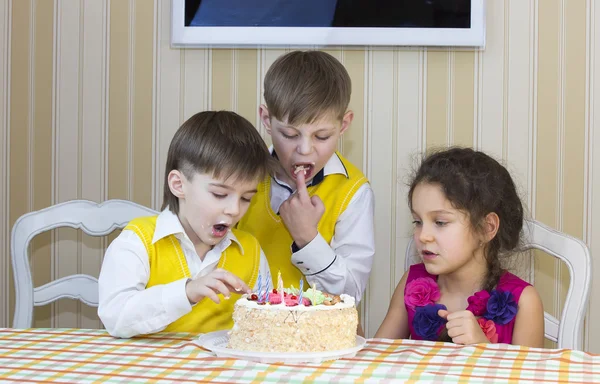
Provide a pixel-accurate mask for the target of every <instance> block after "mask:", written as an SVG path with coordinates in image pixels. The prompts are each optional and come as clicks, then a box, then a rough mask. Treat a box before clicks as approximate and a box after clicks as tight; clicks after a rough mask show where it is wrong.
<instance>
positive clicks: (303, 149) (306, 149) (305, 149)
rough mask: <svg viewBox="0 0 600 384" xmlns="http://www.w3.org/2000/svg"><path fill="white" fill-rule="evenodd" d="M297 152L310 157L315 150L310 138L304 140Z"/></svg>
mask: <svg viewBox="0 0 600 384" xmlns="http://www.w3.org/2000/svg"><path fill="white" fill-rule="evenodd" d="M296 150H297V151H298V153H299V154H301V155H310V154H311V152H312V150H313V145H312V141H311V140H310V139H308V138H305V139H302V140H301V141H300V143H299V144H298V147H297V148H296Z"/></svg>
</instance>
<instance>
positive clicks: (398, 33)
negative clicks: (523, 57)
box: [171, 0, 485, 48]
mask: <svg viewBox="0 0 600 384" xmlns="http://www.w3.org/2000/svg"><path fill="white" fill-rule="evenodd" d="M171 45H172V46H173V47H198V48H206V47H232V46H233V47H235V46H239V47H248V48H250V47H257V46H262V45H268V46H289V45H295V46H302V45H307V46H327V45H350V46H364V45H375V46H455V47H478V48H484V47H485V0H471V28H469V29H468V30H467V29H458V28H329V27H186V26H185V0H172V2H171Z"/></svg>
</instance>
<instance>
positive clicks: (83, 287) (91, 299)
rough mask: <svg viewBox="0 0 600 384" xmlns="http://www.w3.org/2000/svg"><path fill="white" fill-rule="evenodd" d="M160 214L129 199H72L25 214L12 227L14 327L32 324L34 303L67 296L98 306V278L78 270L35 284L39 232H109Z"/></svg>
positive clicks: (94, 234)
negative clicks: (34, 245)
mask: <svg viewBox="0 0 600 384" xmlns="http://www.w3.org/2000/svg"><path fill="white" fill-rule="evenodd" d="M155 214H157V212H156V211H154V210H153V209H150V208H147V207H144V206H142V205H139V204H136V203H133V202H131V201H126V200H108V201H106V202H103V203H100V204H98V203H95V202H93V201H88V200H72V201H67V202H64V203H61V204H56V205H53V206H51V207H48V208H45V209H42V210H39V211H34V212H30V213H27V214H24V215H23V216H21V217H20V218H19V219H18V220H17V221H16V222H15V224H14V226H13V228H12V237H11V245H10V251H11V252H10V254H11V260H12V267H13V272H14V281H15V291H16V303H15V315H14V320H13V328H29V327H31V321H32V316H33V307H34V306H40V305H45V304H48V303H51V302H53V301H55V300H58V299H60V298H63V297H67V298H71V299H79V300H81V301H82V302H84V303H85V304H87V305H90V306H94V307H97V306H98V279H96V278H95V277H92V276H89V275H84V274H77V275H71V276H65V277H63V278H60V279H58V280H54V281H51V282H50V283H48V284H44V285H42V286H40V287H35V288H34V287H33V281H32V279H31V271H30V267H29V257H28V254H29V252H28V247H29V242H30V241H31V239H33V238H34V237H35V236H36V235H38V234H40V233H42V232H45V231H49V230H51V229H55V228H59V227H71V228H77V229H81V230H82V231H83V232H85V233H86V234H88V235H91V236H106V235H108V234H109V233H111V232H112V231H113V230H115V229H117V228H123V227H124V226H125V225H127V223H128V222H129V221H131V220H132V219H134V218H136V217H140V216H150V215H155Z"/></svg>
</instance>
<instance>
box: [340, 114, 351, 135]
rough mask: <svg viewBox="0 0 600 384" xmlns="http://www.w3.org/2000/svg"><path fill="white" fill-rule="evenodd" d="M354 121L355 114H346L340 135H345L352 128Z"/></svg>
mask: <svg viewBox="0 0 600 384" xmlns="http://www.w3.org/2000/svg"><path fill="white" fill-rule="evenodd" d="M353 119H354V112H352V111H348V112H346V113H345V114H344V117H343V118H342V129H341V130H340V135H341V134H343V133H344V132H345V131H346V130H347V129H348V128H349V127H350V123H352V120H353Z"/></svg>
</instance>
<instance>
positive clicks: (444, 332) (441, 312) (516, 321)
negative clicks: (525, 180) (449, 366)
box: [375, 148, 544, 347]
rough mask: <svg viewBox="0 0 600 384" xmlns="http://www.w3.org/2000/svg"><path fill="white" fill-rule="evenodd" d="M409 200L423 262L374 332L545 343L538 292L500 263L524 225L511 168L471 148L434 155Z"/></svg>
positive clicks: (404, 278)
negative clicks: (509, 169) (509, 170)
mask: <svg viewBox="0 0 600 384" xmlns="http://www.w3.org/2000/svg"><path fill="white" fill-rule="evenodd" d="M408 202H409V206H410V208H411V212H412V215H413V217H414V225H415V229H414V242H415V245H416V248H417V250H418V252H419V255H420V256H421V258H422V260H423V263H421V264H417V265H413V266H411V267H410V269H409V271H408V272H407V273H405V274H404V276H402V279H401V280H400V282H399V283H398V286H397V287H396V291H395V292H394V295H393V297H392V301H391V303H390V307H389V310H388V313H387V315H386V317H385V319H384V321H383V323H382V324H381V326H380V327H379V330H378V331H377V333H376V334H375V337H381V338H392V339H398V338H408V337H409V336H410V337H411V338H412V339H417V340H441V341H450V340H451V341H453V342H454V343H457V344H475V343H488V342H492V343H509V344H519V345H524V346H530V347H542V346H543V342H544V311H543V308H542V302H541V300H540V297H539V295H538V293H537V291H536V290H535V288H534V287H533V286H531V285H530V284H528V283H527V282H525V281H523V280H521V279H520V278H518V277H517V276H515V275H513V274H511V273H509V272H507V271H505V270H503V269H502V268H501V263H500V258H501V257H505V256H507V255H509V254H510V253H511V252H513V251H514V250H515V248H516V247H517V245H518V244H519V238H520V232H521V228H522V226H523V207H522V205H521V201H520V199H519V196H518V195H517V191H516V189H515V184H514V183H513V180H512V178H511V177H510V174H509V173H508V171H507V170H506V169H505V168H504V167H503V166H502V165H500V164H499V163H498V162H497V161H496V160H494V159H492V158H491V157H489V156H488V155H486V154H484V153H482V152H477V151H474V150H472V149H469V148H451V149H448V150H444V151H441V152H438V153H434V154H432V155H430V156H428V157H427V158H426V159H425V160H424V161H423V162H422V164H421V166H420V167H419V169H418V171H417V173H416V175H415V177H414V179H413V181H412V183H411V185H410V190H409V192H408Z"/></svg>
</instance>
